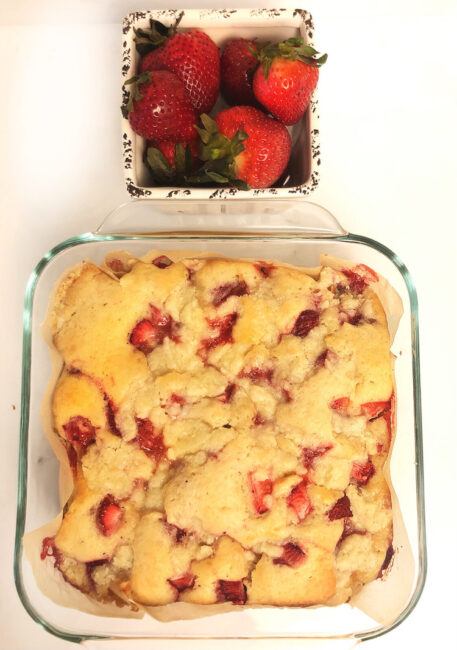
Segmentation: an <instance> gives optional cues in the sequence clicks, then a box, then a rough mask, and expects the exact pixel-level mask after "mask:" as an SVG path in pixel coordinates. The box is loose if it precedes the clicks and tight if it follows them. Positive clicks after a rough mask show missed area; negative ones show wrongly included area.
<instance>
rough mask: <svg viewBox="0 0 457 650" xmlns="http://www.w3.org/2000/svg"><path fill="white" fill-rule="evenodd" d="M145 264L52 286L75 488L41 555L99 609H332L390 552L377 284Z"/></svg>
mask: <svg viewBox="0 0 457 650" xmlns="http://www.w3.org/2000/svg"><path fill="white" fill-rule="evenodd" d="M170 255H171V253H170ZM146 259H147V258H145V260H146ZM145 260H143V261H141V260H138V259H135V258H132V257H129V256H128V255H127V254H119V255H118V256H117V257H116V256H113V255H111V256H110V258H109V260H107V262H106V266H105V267H99V266H96V265H95V264H93V263H91V262H84V263H81V264H80V265H79V266H78V267H77V268H76V269H73V270H72V271H71V272H70V273H69V274H68V275H67V277H66V278H65V279H64V280H63V281H62V282H61V284H60V286H59V288H58V290H57V293H56V297H55V301H54V303H53V306H52V314H51V328H52V334H53V343H54V346H55V348H56V349H57V351H58V352H59V353H60V355H61V357H62V360H63V369H62V372H61V374H60V376H59V379H58V381H57V385H56V387H55V390H54V393H53V398H52V413H53V418H54V427H55V432H56V433H57V434H58V436H60V439H61V442H62V444H63V445H65V447H66V449H67V452H68V458H69V460H70V465H71V468H72V471H73V476H74V491H73V495H72V497H71V499H70V501H69V502H68V503H67V504H66V506H65V508H64V513H63V519H62V523H61V525H60V528H59V530H58V532H57V533H56V535H55V537H52V538H46V539H45V540H43V550H42V557H43V559H46V558H47V557H50V558H51V557H52V559H53V561H54V563H55V566H56V567H57V569H58V570H59V571H60V572H61V573H62V575H63V576H64V578H65V580H67V581H68V582H70V583H71V584H72V585H74V586H75V587H77V588H78V589H80V590H82V591H83V592H86V593H87V594H89V595H91V596H93V597H94V598H96V599H98V600H113V599H114V600H117V599H118V598H119V597H125V598H128V599H129V600H131V601H133V602H136V603H140V604H143V605H164V604H167V603H172V602H175V601H177V600H179V601H186V602H189V603H199V604H212V603H219V602H225V601H228V602H231V603H233V604H234V605H245V604H247V605H249V604H264V605H275V606H307V605H314V604H327V605H335V604H339V603H343V602H346V601H348V600H349V599H350V597H351V596H352V594H354V593H355V592H356V591H357V590H358V589H359V588H360V587H361V586H362V585H363V584H365V583H367V582H370V581H372V580H374V579H376V578H377V577H378V576H379V575H380V573H381V572H382V571H383V569H384V568H385V567H386V565H387V564H388V563H389V560H390V558H391V555H392V514H391V500H390V492H389V488H388V486H387V484H386V481H385V478H384V476H383V465H384V464H385V461H386V457H387V455H388V452H389V447H390V441H391V433H392V421H393V418H392V412H393V402H394V397H393V395H394V392H393V375H392V364H391V354H390V339H389V333H388V328H387V323H386V316H385V313H384V310H383V307H382V305H381V303H380V301H379V299H378V297H377V295H376V292H375V291H374V290H373V288H372V287H373V286H374V285H375V284H376V282H377V280H378V278H377V275H376V273H374V272H373V271H372V270H371V269H369V268H368V267H366V266H364V265H357V266H354V265H353V264H352V265H349V264H348V268H347V269H343V270H341V271H337V270H335V269H334V268H330V267H326V266H322V267H319V268H317V269H314V270H308V271H307V270H304V269H300V268H294V267H290V266H287V265H283V264H280V263H276V262H264V261H260V260H259V261H249V260H242V259H231V258H216V257H207V258H190V257H189V258H182V259H179V260H176V261H174V262H173V261H172V260H171V259H169V257H167V253H163V254H161V255H158V256H155V257H154V259H152V261H151V260H150V259H147V261H145ZM52 559H50V560H48V561H52Z"/></svg>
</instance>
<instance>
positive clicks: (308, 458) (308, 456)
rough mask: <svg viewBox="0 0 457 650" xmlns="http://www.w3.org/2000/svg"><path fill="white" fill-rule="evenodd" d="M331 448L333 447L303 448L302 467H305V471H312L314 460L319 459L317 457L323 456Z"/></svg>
mask: <svg viewBox="0 0 457 650" xmlns="http://www.w3.org/2000/svg"><path fill="white" fill-rule="evenodd" d="M332 447H333V445H319V446H318V447H303V452H302V459H303V465H304V466H305V467H306V469H312V467H313V463H314V459H315V458H319V456H323V455H324V454H326V453H327V452H328V451H329V450H330V449H332Z"/></svg>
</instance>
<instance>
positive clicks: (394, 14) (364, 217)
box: [0, 0, 457, 650]
mask: <svg viewBox="0 0 457 650" xmlns="http://www.w3.org/2000/svg"><path fill="white" fill-rule="evenodd" d="M256 4H257V6H275V4H276V3H274V2H273V3H268V2H266V1H265V2H260V3H255V2H254V1H252V2H250V3H249V2H239V3H236V2H232V3H231V5H230V6H234V7H237V6H246V5H248V6H255V5H256ZM278 4H279V3H278ZM296 4H298V3H291V5H290V6H295V5H296ZM161 6H165V3H162V5H161ZM169 6H176V5H169ZM180 6H182V7H197V8H198V7H204V6H218V4H217V3H211V2H206V3H205V2H198V3H197V4H196V5H193V4H191V3H185V2H181V5H180ZM281 6H286V3H282V5H281ZM302 6H303V7H305V8H306V9H308V10H310V11H311V13H312V14H313V16H314V20H315V26H316V44H317V47H318V48H320V49H321V50H322V51H327V52H328V53H329V61H328V63H327V64H326V66H325V67H324V68H323V69H322V72H321V78H320V87H319V101H320V117H321V124H320V126H321V143H322V147H321V150H322V166H321V185H320V188H319V189H318V190H317V191H316V192H315V194H314V196H313V200H314V201H316V202H318V203H321V204H322V205H324V206H326V207H327V208H329V209H330V210H331V211H332V212H333V213H334V214H336V215H337V217H338V218H339V220H340V221H341V223H342V224H343V225H344V226H345V227H346V228H347V229H348V230H350V231H351V232H354V233H359V234H363V235H366V236H368V237H371V238H373V239H376V240H378V241H380V242H383V243H384V244H386V245H387V246H388V247H390V248H392V249H393V250H394V251H395V252H396V253H397V254H398V255H399V256H400V258H401V259H403V261H404V262H405V263H406V265H407V266H408V267H409V269H410V271H411V273H412V275H413V278H414V280H415V283H416V286H417V290H418V295H419V322H420V331H421V355H422V364H421V365H422V384H423V426H424V437H425V440H424V443H425V476H426V483H425V487H426V513H427V534H428V556H429V573H428V578H427V583H426V587H425V591H424V593H423V595H422V598H421V600H420V602H419V604H418V605H417V607H416V609H415V611H414V612H413V613H412V614H411V616H410V617H409V618H408V619H407V620H406V621H405V622H404V623H403V624H402V625H401V626H400V627H399V628H397V629H396V630H394V631H393V632H391V633H389V634H388V635H387V636H384V637H381V638H380V639H377V640H374V641H370V642H369V645H368V646H367V647H370V648H373V650H375V649H376V648H389V649H390V648H394V649H396V648H402V649H403V648H409V647H415V648H419V649H420V648H429V647H433V648H445V649H447V648H451V647H455V646H454V642H455V618H456V598H455V592H456V571H455V567H456V516H455V515H456V502H457V498H456V491H457V490H456V480H455V475H456V444H455V438H456V418H455V411H456V390H455V389H456V384H455V363H456V345H455V340H456V318H455V317H456V266H455V256H456V227H455V224H456V217H457V206H456V180H457V174H456V155H455V151H456V147H457V142H456V128H455V122H456V115H457V113H456V108H457V106H456V95H457V93H456V85H457V84H456V70H455V60H457V59H456V54H457V52H456V48H455V45H454V42H455V38H456V37H455V34H456V27H457V25H456V13H455V8H456V7H455V4H454V3H453V2H451V1H450V0H438V1H435V2H433V0H428V1H425V0H403V1H402V0H384V1H383V2H369V1H368V2H367V1H364V0H345V1H344V2H340V1H338V0H326V1H320V2H318V1H316V0H314V1H312V0H310V1H309V2H308V3H304V4H303V5H302ZM146 8H153V3H151V4H149V5H148V4H145V3H144V2H139V3H138V4H135V3H134V2H133V1H132V0H131V1H128V0H111V1H110V0H98V1H97V2H95V1H92V2H91V1H90V0H61V1H60V2H59V1H58V0H16V1H13V0H11V1H10V2H7V1H6V0H1V4H0V61H1V70H2V75H1V82H2V99H1V102H0V132H1V150H0V152H1V153H0V172H1V173H0V203H1V221H0V224H1V225H0V227H1V242H2V254H1V255H0V277H1V278H2V279H1V284H0V286H1V290H2V316H1V318H0V327H1V338H0V341H1V351H2V352H1V369H2V375H1V394H2V397H3V399H2V410H1V429H0V432H1V453H0V463H1V468H0V477H1V482H0V485H1V489H0V503H1V517H0V549H1V554H0V557H1V558H2V566H3V569H2V579H1V584H0V589H1V594H0V621H1V633H0V647H1V648H2V649H3V648H4V649H6V648H7V649H10V648H11V649H13V648H21V649H29V648H30V649H31V648H33V649H36V648H49V649H50V650H51V649H53V648H64V647H71V646H70V644H68V643H66V642H63V641H60V640H59V639H56V638H54V637H51V636H50V635H49V634H48V633H46V632H44V631H43V630H41V629H40V628H39V627H38V626H37V625H36V624H35V623H34V622H33V621H32V620H31V619H30V618H29V617H28V615H27V614H26V613H25V611H24V610H23V608H22V605H21V603H20V601H19V599H18V597H17V594H16V590H15V587H14V582H13V569H12V566H13V537H14V527H15V509H16V489H17V455H18V440H19V407H20V368H21V334H22V331H21V330H22V323H21V317H22V302H23V295H24V289H25V284H26V281H27V278H28V276H29V274H30V272H31V270H32V269H33V267H34V266H35V264H36V262H37V261H38V260H39V259H40V257H41V256H42V255H43V254H44V253H45V252H46V251H47V250H48V249H50V248H51V247H52V246H53V245H55V244H57V243H58V242H60V241H61V240H63V239H65V238H67V237H69V236H71V235H75V234H78V233H81V232H85V231H88V230H91V229H92V228H94V227H96V226H97V225H98V223H99V222H100V221H101V220H102V219H103V217H104V216H105V215H106V214H107V212H108V211H109V210H111V209H112V208H114V207H115V206H116V205H118V204H119V203H121V202H123V201H125V200H126V199H127V198H128V196H127V193H126V191H125V189H124V185H123V177H122V160H121V146H120V135H119V134H120V111H119V70H120V42H121V30H120V24H121V21H122V17H123V15H124V14H126V13H128V12H129V11H131V10H135V9H146ZM125 647H128V645H127V644H126V645H125ZM150 647H154V648H163V647H165V646H164V645H163V644H161V643H158V644H155V645H154V644H151V645H150ZM257 647H262V644H261V643H260V644H259V645H258V646H257ZM278 647H280V645H278Z"/></svg>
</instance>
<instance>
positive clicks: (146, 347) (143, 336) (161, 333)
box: [129, 305, 179, 354]
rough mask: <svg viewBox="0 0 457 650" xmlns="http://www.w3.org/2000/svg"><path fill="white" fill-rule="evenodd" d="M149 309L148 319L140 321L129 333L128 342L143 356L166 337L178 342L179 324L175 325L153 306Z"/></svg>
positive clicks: (170, 318)
mask: <svg viewBox="0 0 457 650" xmlns="http://www.w3.org/2000/svg"><path fill="white" fill-rule="evenodd" d="M149 307H150V309H151V316H150V318H143V320H140V321H139V322H138V323H137V324H136V325H135V327H134V328H133V330H132V331H131V333H130V337H129V341H130V343H131V344H132V345H134V346H135V347H136V348H138V350H140V352H143V354H149V353H150V352H152V350H154V348H156V347H157V346H158V345H161V344H162V343H163V340H164V339H165V338H166V337H168V338H170V339H171V340H172V341H175V342H178V341H179V336H178V329H179V323H176V322H175V321H174V320H173V318H172V317H171V316H170V315H169V314H164V313H163V312H161V311H160V310H159V309H157V307H154V305H149Z"/></svg>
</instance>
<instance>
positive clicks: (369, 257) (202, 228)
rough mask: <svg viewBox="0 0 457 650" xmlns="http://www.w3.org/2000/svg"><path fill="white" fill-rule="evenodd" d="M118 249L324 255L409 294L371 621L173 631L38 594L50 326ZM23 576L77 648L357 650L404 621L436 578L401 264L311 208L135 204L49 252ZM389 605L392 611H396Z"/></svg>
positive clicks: (24, 422) (189, 625)
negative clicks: (390, 490) (299, 648)
mask: <svg viewBox="0 0 457 650" xmlns="http://www.w3.org/2000/svg"><path fill="white" fill-rule="evenodd" d="M120 249H124V250H128V251H129V252H130V253H132V254H133V255H136V256H138V257H139V256H141V255H143V254H145V253H146V252H147V251H148V250H150V249H170V250H173V249H175V250H176V249H179V250H188V251H196V252H202V251H210V252H214V253H220V254H226V255H231V256H236V257H250V258H260V259H276V260H279V261H283V262H288V263H291V264H294V265H298V266H305V267H309V266H315V265H317V264H318V262H319V255H320V254H322V253H326V254H329V255H332V256H334V257H339V258H344V259H347V260H350V261H354V262H357V263H363V264H367V265H368V266H370V267H371V268H373V269H375V270H376V271H377V272H379V273H380V274H381V275H383V276H384V277H385V278H386V279H387V280H388V281H389V282H390V284H391V285H392V286H393V287H394V288H395V289H396V291H397V292H398V293H399V295H400V297H401V299H402V301H403V307H404V315H403V317H402V319H401V322H400V325H399V329H398V332H397V334H396V337H395V341H394V343H393V348H392V351H393V353H394V354H395V356H396V357H397V360H396V367H395V372H396V383H397V435H396V440H395V442H394V445H393V450H392V457H391V461H390V473H391V478H392V483H393V487H394V490H395V494H396V498H397V499H398V508H397V510H398V512H400V513H401V515H398V516H397V517H396V519H395V517H394V541H393V546H394V551H395V553H394V561H393V564H392V567H391V569H390V570H389V571H388V572H387V574H386V575H385V576H384V577H383V578H382V579H380V580H376V581H375V582H374V583H371V584H370V585H367V586H366V587H364V590H368V591H366V593H367V595H368V598H369V599H370V598H371V599H372V602H373V603H377V605H374V607H373V608H372V613H373V615H372V616H368V615H367V614H365V613H363V612H362V611H361V610H360V609H358V608H355V607H354V608H353V607H351V606H350V605H349V604H344V605H340V606H339V607H333V608H329V607H317V608H301V609H300V608H258V609H243V610H240V611H235V612H230V613H226V614H217V615H214V616H208V617H206V618H199V619H195V620H182V621H174V622H172V623H163V622H158V621H156V620H155V619H153V618H151V617H149V616H147V615H146V616H145V617H144V618H143V619H129V618H122V617H121V616H120V617H97V616H94V615H90V614H85V613H83V612H80V611H75V610H73V609H69V608H66V607H63V606H60V605H57V604H56V603H54V602H52V601H51V600H49V599H48V598H46V597H45V596H44V595H43V594H42V592H41V591H40V590H39V588H38V586H37V585H36V582H35V579H34V575H33V573H32V569H31V566H30V564H29V562H28V560H27V558H26V556H25V553H24V552H23V544H22V538H23V535H24V533H27V532H29V531H32V530H34V529H36V528H38V527H40V526H42V525H43V524H45V523H47V522H49V521H51V520H52V519H53V518H54V517H55V516H56V515H57V514H58V512H59V511H60V509H61V504H60V503H59V496H58V490H57V485H58V474H59V466H58V461H57V459H56V457H55V455H54V452H53V451H52V449H51V447H50V445H49V443H48V441H47V439H46V438H45V436H44V434H43V431H42V425H41V419H40V407H41V404H42V401H43V396H44V394H45V391H46V386H47V384H48V381H49V377H50V373H51V363H50V358H49V351H48V348H47V345H46V343H45V342H44V340H43V338H42V336H41V331H40V326H41V324H42V322H43V321H44V318H45V314H46V310H47V306H48V302H49V298H50V295H51V292H52V289H53V287H54V285H55V284H56V282H57V281H58V279H59V278H60V276H61V275H62V273H64V272H65V271H66V270H67V269H68V268H69V267H71V266H73V265H74V264H76V263H77V262H79V261H80V260H82V259H84V258H90V259H91V260H93V261H95V262H101V261H102V260H103V258H104V256H105V255H106V254H107V253H108V252H110V251H113V250H120ZM394 501H395V497H394ZM14 571H15V581H16V587H17V590H18V594H19V597H20V598H21V600H22V603H23V605H24V607H25V609H26V610H27V612H28V613H29V614H30V616H31V617H32V618H33V619H34V620H35V621H36V622H37V623H39V624H40V625H41V626H42V627H43V628H44V629H46V630H48V631H49V632H51V633H52V634H55V635H56V636H59V637H61V638H63V639H66V640H69V641H74V642H82V641H85V642H87V641H89V640H94V639H95V640H96V639H107V638H111V639H124V640H125V639H131V640H134V639H138V640H140V639H150V640H153V639H155V640H156V641H162V642H164V640H165V639H166V640H167V643H171V642H172V641H173V640H175V642H178V641H180V642H182V643H184V640H189V645H191V640H194V643H195V642H197V640H198V645H199V647H201V646H202V645H205V644H208V646H211V645H212V647H214V645H215V640H216V639H220V640H221V639H224V640H232V641H235V640H240V639H243V640H249V639H263V640H264V641H265V643H266V642H267V639H301V640H303V643H304V644H305V647H306V644H307V643H310V644H311V643H316V642H317V640H319V639H320V640H322V642H324V641H325V640H327V641H330V640H332V641H335V640H337V639H338V640H339V641H340V644H343V645H344V646H345V647H346V645H347V647H350V646H351V645H352V644H354V643H356V642H357V641H358V640H361V639H369V638H372V637H376V636H379V635H381V634H384V633H386V632H388V631H389V630H391V629H393V628H394V627H396V626H397V625H398V624H399V623H401V622H402V621H403V620H404V619H405V618H406V617H407V616H408V614H409V613H410V612H411V611H412V609H413V608H414V606H415V604H416V603H417V601H418V599H419V597H420V594H421V592H422V589H423V585H424V581H425V574H426V549H425V518H424V486H423V458H422V422H421V400H420V372H419V332H418V310H417V296H416V291H415V288H414V284H413V281H412V278H411V276H410V274H409V272H408V270H407V268H406V267H405V266H404V264H403V263H402V262H401V260H400V259H399V258H398V257H397V256H396V255H395V253H393V252H392V251H391V250H389V249H388V248H386V247H385V246H383V245H382V244H380V243H378V242H375V241H373V240H370V239H367V238H365V237H362V236H358V235H353V234H350V233H347V232H346V231H345V230H344V229H343V228H342V227H341V226H340V224H339V223H338V222H337V220H336V219H335V218H334V217H333V216H332V215H331V214H330V213H329V212H328V211H327V210H325V209H324V208H322V207H320V206H318V205H315V204H313V203H309V202H304V201H301V202H300V201H294V202H292V201H275V203H274V204H272V202H269V201H257V202H256V201H249V202H239V201H237V202H233V203H229V204H228V203H227V202H225V201H220V202H215V201H211V202H209V201H205V202H199V203H196V202H193V201H191V202H186V201H181V202H179V201H178V202H173V203H163V202H154V201H150V200H144V199H143V200H137V201H130V202H129V203H126V204H124V205H122V206H120V207H119V208H117V209H116V210H114V212H112V213H111V214H110V215H108V217H107V219H106V220H105V221H104V223H103V224H102V225H101V226H100V227H99V228H98V229H97V230H96V231H95V232H90V233H85V234H82V235H79V236H77V237H72V238H71V239H68V240H66V241H64V242H62V243H60V244H58V245H57V246H56V247H55V248H53V249H52V250H51V251H49V252H48V253H47V254H46V255H45V256H44V257H43V258H42V259H41V260H40V262H39V263H38V264H37V266H36V268H35V270H34V271H33V273H32V275H31V276H30V279H29V282H28V285H27V290H26V296H25V306H24V331H23V365H22V402H21V433H20V456H19V486H18V507H17V528H16V546H15V566H14ZM385 603H389V604H390V607H389V609H390V611H389V612H388V613H386V611H385ZM376 610H377V612H378V614H379V616H378V615H376ZM380 620H381V621H382V622H379V621H380Z"/></svg>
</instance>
